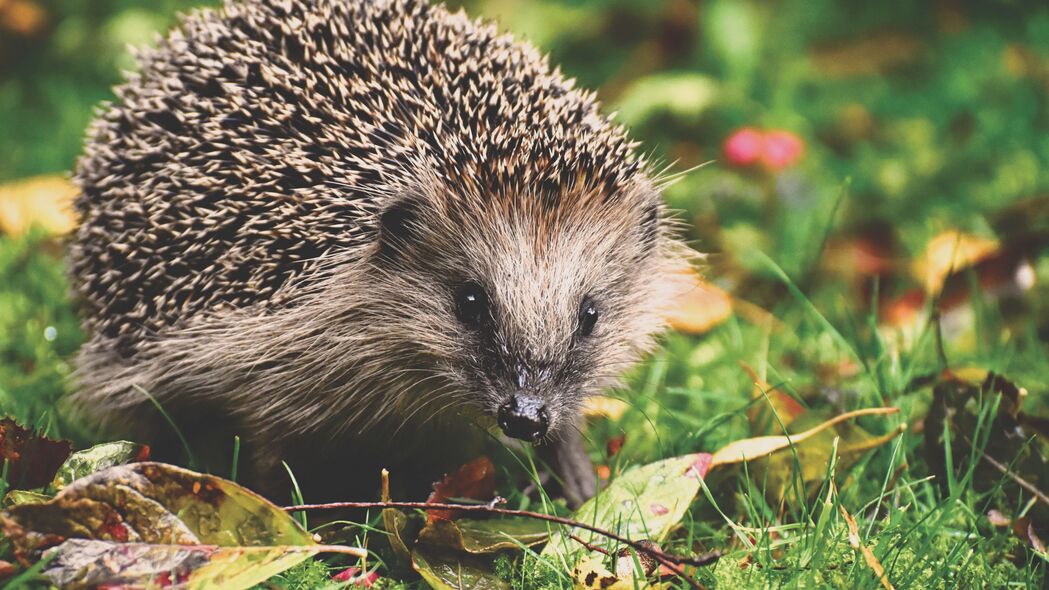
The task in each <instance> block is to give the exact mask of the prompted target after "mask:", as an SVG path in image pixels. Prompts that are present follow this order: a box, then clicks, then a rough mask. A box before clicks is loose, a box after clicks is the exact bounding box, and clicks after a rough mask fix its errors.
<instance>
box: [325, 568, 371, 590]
mask: <svg viewBox="0 0 1049 590" xmlns="http://www.w3.org/2000/svg"><path fill="white" fill-rule="evenodd" d="M331 579H332V581H333V582H350V583H352V584H353V585H354V586H356V587H357V588H371V587H372V586H374V585H375V582H376V581H377V580H378V579H379V572H377V571H375V570H372V571H371V572H368V573H366V574H363V575H362V574H361V568H359V567H351V568H346V569H344V570H342V571H341V572H339V573H337V574H335V575H334V576H332V577H331Z"/></svg>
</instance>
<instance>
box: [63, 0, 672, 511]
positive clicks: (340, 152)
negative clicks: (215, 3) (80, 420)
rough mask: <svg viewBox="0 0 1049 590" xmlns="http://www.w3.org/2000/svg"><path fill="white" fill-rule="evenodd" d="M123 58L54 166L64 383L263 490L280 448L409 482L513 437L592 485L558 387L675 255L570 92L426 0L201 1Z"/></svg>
mask: <svg viewBox="0 0 1049 590" xmlns="http://www.w3.org/2000/svg"><path fill="white" fill-rule="evenodd" d="M136 59H137V61H138V66H139V67H138V69H137V72H136V73H133V74H127V76H128V77H127V79H126V81H125V83H124V84H123V85H122V86H119V87H117V88H116V90H115V92H116V99H115V100H114V101H113V102H112V103H111V104H108V105H104V106H103V107H102V108H101V109H100V112H99V113H98V115H97V118H96V120H95V122H94V123H93V124H92V125H91V127H90V128H89V131H88V134H87V135H88V138H87V141H86V147H85V151H84V154H83V155H82V156H81V158H80V159H79V161H78V163H77V166H76V170H75V173H74V179H75V182H76V184H77V186H78V188H79V191H80V193H79V196H78V198H77V202H76V207H77V211H78V214H79V227H78V230H77V231H76V233H75V235H74V237H73V239H72V240H71V245H70V254H69V257H70V268H71V275H72V277H73V282H74V289H75V294H76V296H77V298H78V300H79V301H80V302H81V306H82V308H83V310H84V311H83V318H84V320H83V323H84V328H85V331H86V333H87V334H88V335H89V337H88V338H89V339H88V341H87V342H86V344H85V345H84V346H83V348H82V350H81V351H80V353H79V355H78V357H77V371H76V376H77V379H78V389H77V391H76V392H75V393H74V395H73V397H72V400H73V403H74V404H75V407H77V408H79V409H80V411H82V412H86V413H87V414H89V415H90V417H92V418H94V419H95V420H96V421H97V422H98V423H99V424H100V425H101V427H103V428H107V429H109V430H115V431H124V432H128V433H130V435H133V436H137V437H140V438H142V439H144V440H147V441H152V442H153V443H154V444H155V445H158V447H159V448H161V449H163V448H166V447H165V445H167V446H172V445H173V443H172V441H173V440H174V439H173V438H172V435H171V434H168V433H170V432H172V431H173V429H172V428H171V427H170V425H169V424H168V423H167V422H170V423H174V425H176V426H177V427H180V429H181V430H182V432H181V433H180V434H179V436H182V437H183V438H184V439H188V440H189V441H192V443H193V444H191V445H190V446H191V447H193V446H196V447H198V451H199V450H200V448H201V447H205V446H207V447H213V448H214V449H225V450H228V448H229V444H230V442H231V441H232V440H233V437H234V436H239V437H240V439H241V440H243V452H242V453H241V454H242V456H243V459H242V461H243V466H242V467H241V473H242V474H244V475H243V477H244V478H245V480H246V481H247V482H249V483H250V485H252V486H253V487H255V488H256V489H258V490H260V491H262V492H263V493H264V494H266V495H270V496H271V497H277V496H281V495H282V494H286V491H287V489H288V487H289V482H288V474H287V473H286V472H285V468H290V469H291V470H292V471H293V473H294V475H295V476H296V477H297V479H298V481H299V483H300V485H301V486H302V488H303V489H304V490H307V491H309V492H310V493H311V494H312V497H313V498H317V497H319V496H323V497H325V498H328V499H331V498H335V499H339V498H341V499H345V498H346V497H347V494H351V493H362V490H364V489H365V488H367V486H369V485H370V486H372V487H371V488H367V489H370V490H374V482H375V481H377V473H378V470H379V468H381V467H385V468H389V469H391V471H393V472H394V473H395V480H396V476H397V475H401V476H402V477H401V478H400V480H397V481H402V482H405V483H404V486H403V489H404V490H406V492H405V493H406V494H417V493H420V491H421V490H420V488H422V487H424V486H425V485H427V484H429V482H431V481H433V480H434V479H435V477H438V476H439V475H440V474H441V473H443V472H446V471H448V470H449V469H451V468H453V467H454V466H457V465H459V464H462V463H463V462H465V461H466V460H468V459H471V458H472V457H473V456H476V454H477V453H479V452H483V449H485V448H486V447H490V446H491V444H492V443H493V442H495V443H497V444H501V445H504V446H505V445H506V444H507V443H508V442H510V441H512V439H519V440H521V441H524V442H523V443H516V444H531V445H534V447H535V449H536V451H537V453H538V456H539V457H541V458H542V459H543V460H544V461H545V462H546V464H547V466H548V467H549V468H550V470H551V473H552V475H553V476H554V477H553V478H551V479H552V480H553V481H555V482H557V483H558V484H559V485H560V491H561V493H563V495H564V497H565V498H566V499H567V500H568V501H569V503H571V504H573V505H578V504H579V503H580V502H582V501H583V500H585V499H586V498H588V497H590V496H591V495H592V494H593V493H594V489H595V476H594V470H593V468H592V466H591V463H590V460H589V457H588V454H587V450H586V444H585V441H584V438H583V435H582V434H581V433H582V426H583V425H582V417H581V416H582V413H581V409H582V408H583V406H584V403H585V401H586V399H587V398H588V397H589V396H592V395H595V394H599V393H601V392H602V391H606V390H608V389H609V388H613V387H616V386H617V385H618V384H619V383H620V380H621V375H622V374H623V372H624V371H625V370H626V369H627V368H628V367H629V366H631V365H632V364H634V363H636V362H637V361H638V360H639V359H640V358H642V357H643V355H644V354H645V353H646V352H648V351H650V350H651V349H652V347H653V346H654V345H655V342H656V340H657V339H658V338H657V335H658V334H659V333H660V332H661V330H662V329H663V321H662V319H661V318H662V317H663V313H662V310H663V309H664V308H665V306H666V304H667V302H668V301H669V300H670V299H671V298H672V297H673V295H672V291H673V290H674V287H673V285H674V284H675V283H674V281H673V280H672V277H673V275H674V273H675V270H674V269H676V268H678V267H679V265H680V264H681V261H682V257H683V254H682V251H683V249H682V246H681V245H680V242H679V239H678V238H677V237H676V236H675V234H676V233H677V232H675V231H674V230H673V223H672V221H670V219H671V217H672V216H671V215H670V214H669V213H668V211H667V209H666V206H665V205H664V203H663V200H662V198H661V192H662V189H663V180H665V178H663V176H662V175H661V174H660V173H658V172H657V171H655V170H654V169H653V165H652V164H651V162H650V159H649V158H646V156H645V155H644V154H641V153H639V151H638V146H637V144H636V143H634V142H633V141H631V140H630V139H629V137H628V136H627V133H626V130H625V129H624V128H622V126H620V125H619V124H617V123H616V122H615V121H614V120H613V118H612V116H611V115H606V114H603V113H602V110H601V107H600V105H599V103H598V101H597V98H596V96H595V94H593V93H592V92H589V91H586V90H582V89H579V88H577V87H576V86H575V83H574V81H573V80H572V79H569V78H567V77H566V76H564V75H563V74H562V73H561V71H560V70H559V69H557V68H555V67H552V66H551V65H550V63H549V61H548V59H547V58H546V57H545V56H544V55H543V54H541V53H540V52H539V51H538V50H537V49H535V48H534V47H533V46H531V45H529V44H528V43H526V42H519V41H516V40H515V39H513V38H512V37H511V36H509V35H507V34H503V33H500V32H499V31H498V30H497V28H496V27H495V26H494V25H493V24H490V23H488V22H486V21H482V20H472V19H470V18H469V17H467V16H466V15H465V14H464V13H463V12H462V11H461V10H460V11H458V12H452V11H451V10H449V9H447V8H445V7H444V6H443V5H431V4H429V3H428V2H427V1H426V0H378V1H371V0H240V1H227V2H226V3H225V4H224V5H223V6H222V7H221V8H218V9H206V10H198V11H196V12H193V13H191V14H188V15H186V16H183V17H182V18H181V20H180V23H179V25H178V26H177V27H176V29H175V30H174V31H173V32H171V33H170V34H169V35H168V36H167V37H166V38H162V39H158V40H157V42H156V45H155V46H154V47H152V48H149V49H144V50H140V51H139V52H138V53H137V54H136ZM158 408H159V409H158ZM225 450H223V451H222V452H217V453H215V454H217V455H222V454H223V453H224V452H225ZM322 490H323V491H322Z"/></svg>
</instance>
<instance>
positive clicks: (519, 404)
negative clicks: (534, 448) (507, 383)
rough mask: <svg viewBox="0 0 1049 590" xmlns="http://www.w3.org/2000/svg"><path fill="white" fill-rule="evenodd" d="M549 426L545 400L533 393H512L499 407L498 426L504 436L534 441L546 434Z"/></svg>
mask: <svg viewBox="0 0 1049 590" xmlns="http://www.w3.org/2000/svg"><path fill="white" fill-rule="evenodd" d="M549 426H550V415H549V414H548V413H547V411H546V402H544V401H543V400H542V399H540V398H539V397H536V396H534V395H528V394H524V393H519V394H515V395H512V396H510V400H509V401H508V402H506V403H505V404H503V405H502V406H500V407H499V427H500V428H502V429H503V434H505V435H506V436H510V437H513V438H519V439H521V440H525V441H528V442H532V443H534V442H538V441H539V440H540V439H542V438H543V437H544V436H546V431H547V428H549Z"/></svg>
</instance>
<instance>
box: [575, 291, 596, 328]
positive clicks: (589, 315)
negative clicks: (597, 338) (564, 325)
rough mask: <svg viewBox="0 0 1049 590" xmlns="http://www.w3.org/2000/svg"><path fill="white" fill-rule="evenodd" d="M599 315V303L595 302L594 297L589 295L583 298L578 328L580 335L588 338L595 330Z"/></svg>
mask: <svg viewBox="0 0 1049 590" xmlns="http://www.w3.org/2000/svg"><path fill="white" fill-rule="evenodd" d="M597 317H598V313H597V304H596V303H594V300H593V299H591V298H589V297H587V298H586V299H584V300H583V304H582V305H580V306H579V327H578V328H576V332H577V333H578V334H579V336H581V337H583V338H586V337H587V336H589V335H590V334H592V333H593V332H594V325H595V324H597Z"/></svg>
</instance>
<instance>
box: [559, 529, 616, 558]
mask: <svg viewBox="0 0 1049 590" xmlns="http://www.w3.org/2000/svg"><path fill="white" fill-rule="evenodd" d="M568 538H569V539H572V540H573V541H575V542H576V543H579V544H580V545H582V546H583V547H586V548H587V549H589V550H590V551H597V552H598V553H603V554H605V555H607V556H609V557H612V552H611V551H609V550H608V549H605V548H603V547H598V546H597V545H594V544H591V543H587V542H586V541H584V540H583V539H581V538H579V537H578V536H577V535H573V534H571V533H570V534H569V535H568Z"/></svg>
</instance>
